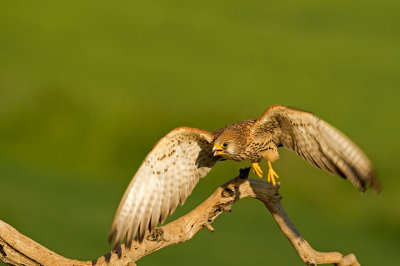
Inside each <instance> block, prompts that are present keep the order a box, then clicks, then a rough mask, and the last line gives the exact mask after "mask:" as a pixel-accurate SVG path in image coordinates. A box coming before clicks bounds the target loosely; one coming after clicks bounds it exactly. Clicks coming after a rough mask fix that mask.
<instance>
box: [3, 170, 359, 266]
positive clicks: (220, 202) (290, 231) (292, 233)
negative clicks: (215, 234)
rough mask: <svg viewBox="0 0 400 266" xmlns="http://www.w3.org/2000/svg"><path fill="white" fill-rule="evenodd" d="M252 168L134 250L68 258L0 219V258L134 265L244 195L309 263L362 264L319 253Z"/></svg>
mask: <svg viewBox="0 0 400 266" xmlns="http://www.w3.org/2000/svg"><path fill="white" fill-rule="evenodd" d="M248 173H249V168H246V169H241V170H240V175H239V176H238V177H236V178H234V179H232V180H230V181H229V182H227V183H226V184H224V185H222V186H221V187H219V188H218V189H217V190H216V191H215V192H214V193H213V194H212V195H211V196H210V197H209V198H208V199H206V200H205V201H204V202H203V203H202V204H200V205H199V206H198V207H197V208H195V209H194V210H192V211H191V212H189V213H188V214H186V215H185V216H182V217H180V218H179V219H177V220H175V221H173V222H171V223H169V224H166V225H164V226H162V227H158V228H156V229H155V230H154V232H152V233H147V235H146V236H145V239H144V241H143V242H142V243H139V242H134V243H132V247H131V248H130V249H126V248H125V245H121V246H120V247H119V248H117V249H116V250H113V251H112V252H109V253H107V254H106V255H104V256H102V257H100V258H98V259H96V260H93V261H77V260H70V259H67V258H64V257H62V256H60V255H58V254H56V253H54V252H52V251H51V250H48V249H47V248H45V247H43V246H42V245H40V244H38V243H36V242H35V241H33V240H31V239H30V238H28V237H26V236H24V235H22V234H21V233H19V232H18V231H17V230H15V229H14V228H13V227H11V226H10V225H8V224H6V223H4V222H2V221H0V260H1V261H2V262H4V263H7V264H10V265H121V266H122V265H124V266H125V265H132V266H133V265H136V264H135V262H136V261H137V260H139V259H140V258H142V257H144V256H146V255H148V254H151V253H153V252H155V251H157V250H159V249H162V248H164V247H167V246H170V245H175V244H178V243H181V242H185V241H187V240H189V239H191V238H192V237H193V236H194V235H195V234H196V233H197V232H198V231H199V230H200V229H202V228H203V227H205V228H207V229H208V230H210V231H214V228H213V227H212V226H211V223H212V222H213V221H214V219H216V218H217V217H218V216H219V215H220V214H221V213H222V212H224V211H230V210H231V208H232V205H233V204H234V203H235V202H236V201H238V200H240V199H242V198H247V197H251V198H255V199H258V200H260V201H262V202H263V203H264V204H265V206H266V207H267V209H268V210H269V212H270V213H271V214H272V216H273V217H274V219H275V221H276V223H277V224H278V226H279V228H280V229H281V231H282V233H283V234H285V236H286V237H287V238H288V239H289V241H290V242H291V243H292V245H293V247H294V248H295V249H296V251H297V253H298V254H299V256H300V258H301V259H302V260H303V261H304V262H305V263H306V264H308V265H317V264H328V263H331V264H332V263H333V264H336V265H339V266H357V265H360V264H359V263H358V261H357V259H356V257H355V255H354V254H349V255H346V256H344V255H343V254H341V253H339V252H318V251H316V250H314V249H313V248H312V247H311V246H310V244H309V243H308V242H307V241H306V240H305V239H304V238H303V237H302V236H301V235H300V233H299V232H298V231H297V229H296V228H295V227H294V225H293V223H292V222H291V221H290V219H289V217H288V215H287V214H286V212H285V210H284V209H283V206H282V204H281V198H282V197H281V196H280V195H279V193H278V190H279V186H273V185H271V184H269V183H266V182H264V181H261V180H254V179H248V178H247V177H248Z"/></svg>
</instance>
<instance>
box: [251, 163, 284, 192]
mask: <svg viewBox="0 0 400 266" xmlns="http://www.w3.org/2000/svg"><path fill="white" fill-rule="evenodd" d="M268 166H269V169H268V182H271V180H272V185H274V186H275V185H276V182H275V177H276V178H279V176H278V175H277V174H276V172H275V171H274V169H272V166H271V162H270V161H268ZM253 167H254V166H253Z"/></svg>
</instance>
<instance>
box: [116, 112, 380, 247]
mask: <svg viewBox="0 0 400 266" xmlns="http://www.w3.org/2000/svg"><path fill="white" fill-rule="evenodd" d="M281 146H284V147H286V148H288V149H290V150H294V151H295V152H296V153H297V154H299V155H300V156H302V157H303V158H304V159H306V160H307V161H308V162H310V163H311V164H312V165H314V166H316V167H318V168H321V169H323V170H325V171H327V172H330V173H333V174H337V175H339V176H341V177H343V178H347V179H349V180H350V181H351V182H352V183H353V184H354V185H355V186H356V187H357V188H358V189H360V190H361V191H365V190H366V188H367V186H368V185H370V186H371V187H372V188H373V189H374V190H375V191H378V190H379V184H378V181H377V179H376V177H375V175H374V171H373V167H372V164H371V162H370V161H369V159H368V158H367V156H366V155H365V154H364V153H363V152H362V151H361V150H360V149H359V148H358V147H357V146H356V145H355V144H354V143H353V142H352V141H351V140H350V139H348V138H347V137H346V136H345V135H344V134H343V133H341V132H340V131H338V130H337V129H335V128H334V127H333V126H331V125H329V124H328V123H326V122H325V121H323V120H321V119H320V118H318V117H316V116H315V115H313V114H311V113H308V112H305V111H301V110H298V109H295V108H289V107H285V106H281V105H274V106H271V107H269V108H268V109H267V110H266V111H265V112H264V113H263V114H262V115H261V116H260V117H259V118H258V119H256V120H247V121H242V122H239V123H235V124H232V125H229V126H226V127H224V128H221V129H219V130H217V131H215V132H213V133H210V132H208V131H205V130H201V129H195V128H189V127H181V128H177V129H174V130H172V131H171V132H170V133H168V134H167V135H166V136H165V137H163V138H162V139H161V140H160V141H159V142H158V143H156V145H155V146H154V148H153V149H152V150H151V151H150V153H149V154H148V155H147V157H146V158H145V160H144V161H143V163H142V165H141V166H140V168H139V169H138V171H137V172H136V174H135V176H134V178H133V179H132V181H131V183H130V184H129V186H128V188H127V190H126V192H125V194H124V196H123V198H122V200H121V203H120V204H119V207H118V210H117V212H116V215H115V218H114V221H113V223H112V227H111V232H110V237H109V240H110V241H112V240H113V239H114V247H115V246H117V245H118V244H119V243H120V242H121V241H122V240H123V238H124V237H126V242H127V246H128V247H129V246H130V245H131V243H132V241H133V238H134V237H135V235H136V234H137V236H138V240H139V241H142V240H143V237H144V235H145V232H146V230H150V231H153V230H154V228H155V227H156V226H157V224H158V223H163V222H164V221H165V219H166V217H167V216H168V215H170V214H172V213H173V212H174V210H175V209H176V207H177V206H178V204H183V203H184V202H185V200H186V198H187V197H188V196H189V195H190V193H191V192H192V190H193V188H194V186H195V185H196V184H197V182H198V181H199V179H200V178H202V177H204V176H205V175H206V174H207V173H208V172H209V171H210V170H211V168H212V167H214V165H215V164H216V163H217V162H218V161H222V160H226V159H228V160H235V161H242V160H250V161H251V162H252V163H253V164H252V165H253V170H254V171H255V173H256V174H257V175H259V176H260V177H261V175H262V170H261V168H260V167H259V165H258V162H259V161H260V160H261V159H266V160H267V161H268V165H269V166H270V168H269V172H268V179H269V180H270V179H271V180H272V182H273V183H275V179H274V178H275V177H276V178H277V177H278V176H277V175H276V173H275V171H274V170H273V169H272V166H271V163H273V162H274V161H276V160H277V159H279V150H278V148H279V147H281Z"/></svg>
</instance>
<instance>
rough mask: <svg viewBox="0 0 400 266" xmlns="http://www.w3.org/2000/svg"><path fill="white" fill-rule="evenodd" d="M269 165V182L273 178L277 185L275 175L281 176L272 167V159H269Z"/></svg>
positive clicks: (273, 183)
mask: <svg viewBox="0 0 400 266" xmlns="http://www.w3.org/2000/svg"><path fill="white" fill-rule="evenodd" d="M268 166H269V169H268V182H271V180H272V185H274V186H275V185H276V182H275V177H276V178H279V176H278V175H277V174H276V172H275V171H274V169H272V165H271V162H270V161H268Z"/></svg>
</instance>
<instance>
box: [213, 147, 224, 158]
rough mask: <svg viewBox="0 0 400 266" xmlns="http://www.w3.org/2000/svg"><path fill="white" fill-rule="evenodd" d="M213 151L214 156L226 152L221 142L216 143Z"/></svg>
mask: <svg viewBox="0 0 400 266" xmlns="http://www.w3.org/2000/svg"><path fill="white" fill-rule="evenodd" d="M212 151H213V152H214V156H217V155H219V154H221V153H224V150H223V149H222V147H221V145H219V144H214V147H213V149H212Z"/></svg>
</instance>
